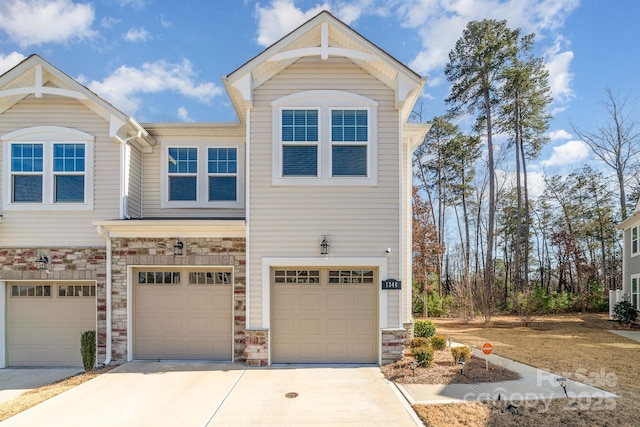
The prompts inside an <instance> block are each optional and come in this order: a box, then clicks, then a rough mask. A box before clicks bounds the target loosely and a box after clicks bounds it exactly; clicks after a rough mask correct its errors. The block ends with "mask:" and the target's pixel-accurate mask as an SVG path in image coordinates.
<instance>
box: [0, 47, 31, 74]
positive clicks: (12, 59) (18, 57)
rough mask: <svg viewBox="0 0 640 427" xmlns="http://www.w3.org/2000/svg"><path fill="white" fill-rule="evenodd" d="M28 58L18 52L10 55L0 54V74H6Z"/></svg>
mask: <svg viewBox="0 0 640 427" xmlns="http://www.w3.org/2000/svg"><path fill="white" fill-rule="evenodd" d="M25 58H26V57H25V56H24V55H23V54H21V53H18V52H15V51H14V52H11V53H10V54H8V55H3V54H2V53H0V74H4V73H5V72H7V71H9V70H10V69H12V68H13V67H15V66H16V65H18V64H19V63H20V61H22V60H23V59H25Z"/></svg>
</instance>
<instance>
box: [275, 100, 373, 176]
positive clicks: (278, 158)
mask: <svg viewBox="0 0 640 427" xmlns="http://www.w3.org/2000/svg"><path fill="white" fill-rule="evenodd" d="M271 107H272V141H273V143H272V144H273V145H272V165H271V171H272V177H271V181H272V185H276V186H279V185H360V186H376V185H378V162H377V159H378V131H377V129H378V103H377V102H376V101H374V100H372V99H369V98H366V97H364V96H361V95H357V94H354V93H350V92H343V91H337V90H311V91H306V92H299V93H295V94H292V95H287V96H284V97H282V98H279V99H277V100H275V101H273V102H272V103H271ZM287 109H306V110H318V176H311V177H283V176H282V146H283V144H282V135H281V133H282V126H281V116H282V110H287ZM331 110H366V111H367V112H368V126H369V129H368V138H369V141H368V143H367V144H366V146H367V176H366V177H360V176H339V177H332V176H331V171H332V165H331V157H332V156H331V149H332V147H333V142H332V141H331ZM339 144H343V143H342V142H341V143H339ZM344 144H347V143H344ZM356 144H357V145H364V144H363V143H353V144H351V143H349V145H356Z"/></svg>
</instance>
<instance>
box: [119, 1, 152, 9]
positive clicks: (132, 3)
mask: <svg viewBox="0 0 640 427" xmlns="http://www.w3.org/2000/svg"><path fill="white" fill-rule="evenodd" d="M119 3H120V6H122V7H125V6H131V7H132V8H134V9H142V8H143V7H145V6H146V5H147V1H146V0H120V1H119Z"/></svg>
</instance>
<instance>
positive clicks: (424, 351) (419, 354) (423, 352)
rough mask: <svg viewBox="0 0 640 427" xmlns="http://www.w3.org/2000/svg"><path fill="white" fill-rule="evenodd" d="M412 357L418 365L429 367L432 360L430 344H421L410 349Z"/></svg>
mask: <svg viewBox="0 0 640 427" xmlns="http://www.w3.org/2000/svg"><path fill="white" fill-rule="evenodd" d="M411 353H413V357H414V358H415V359H416V362H418V363H419V364H420V366H422V367H425V368H430V367H431V363H432V362H433V349H432V348H431V347H430V346H426V345H425V346H422V347H416V348H413V349H411Z"/></svg>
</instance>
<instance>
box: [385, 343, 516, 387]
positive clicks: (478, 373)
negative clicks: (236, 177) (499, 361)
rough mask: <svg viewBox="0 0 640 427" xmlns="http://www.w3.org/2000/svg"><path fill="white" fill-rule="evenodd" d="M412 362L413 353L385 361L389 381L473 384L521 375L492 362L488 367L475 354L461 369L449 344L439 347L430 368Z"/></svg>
mask: <svg viewBox="0 0 640 427" xmlns="http://www.w3.org/2000/svg"><path fill="white" fill-rule="evenodd" d="M412 362H414V358H413V356H412V355H406V356H405V357H403V358H402V359H400V360H398V361H397V362H395V363H390V364H388V365H384V366H383V367H382V368H381V369H382V373H383V374H384V376H385V377H386V378H387V379H388V380H389V381H394V382H397V383H401V384H470V383H480V382H498V381H509V380H518V379H520V375H519V374H518V373H516V372H513V371H510V370H509V369H507V368H504V367H502V366H498V365H494V364H493V363H491V362H489V370H486V368H485V360H484V359H483V358H478V357H472V358H471V360H469V361H468V362H467V363H466V364H465V365H464V368H463V370H462V373H460V366H459V365H456V364H454V361H453V356H451V351H450V350H449V349H448V348H447V349H445V350H436V351H435V353H434V357H433V363H432V364H431V367H429V368H423V367H417V368H415V371H414V370H413V369H412Z"/></svg>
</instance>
